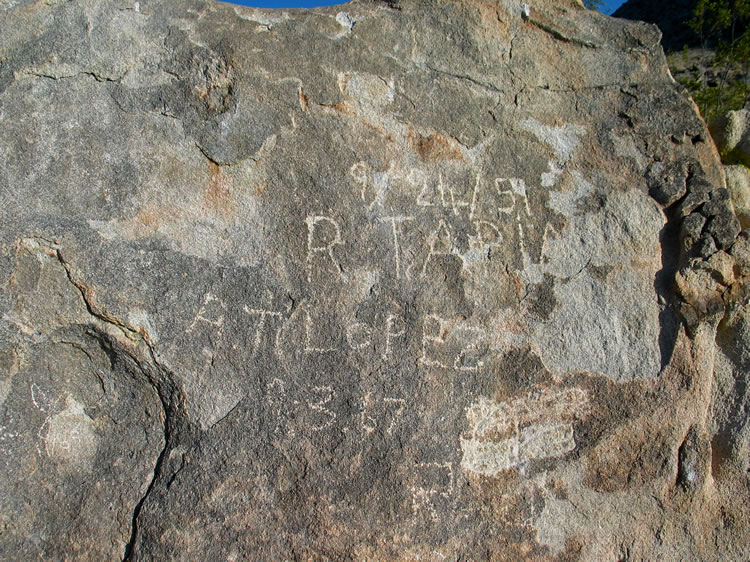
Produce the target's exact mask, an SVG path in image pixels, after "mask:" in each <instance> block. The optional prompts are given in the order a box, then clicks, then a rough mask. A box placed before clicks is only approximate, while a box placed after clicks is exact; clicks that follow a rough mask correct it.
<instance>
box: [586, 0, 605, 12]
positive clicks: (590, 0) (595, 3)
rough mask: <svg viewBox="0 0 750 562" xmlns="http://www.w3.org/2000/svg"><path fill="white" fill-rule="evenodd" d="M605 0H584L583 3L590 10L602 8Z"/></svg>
mask: <svg viewBox="0 0 750 562" xmlns="http://www.w3.org/2000/svg"><path fill="white" fill-rule="evenodd" d="M603 3H604V0H583V5H584V6H586V8H587V9H588V10H600V9H601V7H602V4H603Z"/></svg>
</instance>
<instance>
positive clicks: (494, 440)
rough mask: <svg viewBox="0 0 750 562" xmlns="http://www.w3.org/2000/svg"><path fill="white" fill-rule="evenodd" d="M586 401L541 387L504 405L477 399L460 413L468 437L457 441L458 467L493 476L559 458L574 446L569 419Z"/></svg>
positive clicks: (572, 393) (582, 396)
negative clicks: (524, 464)
mask: <svg viewBox="0 0 750 562" xmlns="http://www.w3.org/2000/svg"><path fill="white" fill-rule="evenodd" d="M587 403H588V397H587V395H586V393H585V392H584V391H582V390H577V389H567V390H563V391H553V390H550V389H543V390H542V391H541V392H538V393H535V394H531V395H529V396H528V397H526V398H518V399H516V400H512V401H509V402H494V401H492V400H489V399H488V398H485V397H480V398H479V400H478V401H477V402H475V403H474V404H472V405H471V406H470V407H469V408H468V409H467V411H466V418H467V420H468V422H469V426H470V434H471V436H470V438H469V439H464V438H461V439H460V441H461V451H462V452H463V458H462V460H461V466H462V467H463V468H464V470H467V471H470V472H475V473H477V474H482V475H484V476H497V475H498V474H499V473H500V472H502V471H504V470H508V469H511V468H514V467H516V466H519V465H521V464H523V463H525V462H527V461H529V460H531V459H544V458H549V457H559V456H562V455H564V454H565V453H567V452H569V451H572V450H573V449H575V447H576V443H575V439H574V438H573V426H572V422H571V420H572V418H573V417H575V416H577V415H581V414H583V413H584V412H585V411H586V405H587Z"/></svg>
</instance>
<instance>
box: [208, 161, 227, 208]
mask: <svg viewBox="0 0 750 562" xmlns="http://www.w3.org/2000/svg"><path fill="white" fill-rule="evenodd" d="M208 166H209V168H210V170H211V178H210V179H209V180H208V185H207V186H206V190H205V192H204V194H203V202H204V203H205V205H206V207H207V208H208V209H209V210H211V211H214V212H218V213H223V214H224V213H229V212H231V211H232V210H233V209H234V201H233V200H232V188H233V180H232V176H229V175H227V174H225V173H224V172H222V171H221V168H220V167H219V166H218V165H217V164H215V163H214V162H209V164H208Z"/></svg>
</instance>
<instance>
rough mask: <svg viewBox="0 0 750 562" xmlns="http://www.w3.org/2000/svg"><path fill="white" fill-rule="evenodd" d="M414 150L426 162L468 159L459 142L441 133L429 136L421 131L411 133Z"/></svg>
mask: <svg viewBox="0 0 750 562" xmlns="http://www.w3.org/2000/svg"><path fill="white" fill-rule="evenodd" d="M409 137H410V139H411V142H412V146H414V150H415V151H416V152H417V154H419V157H420V158H421V159H422V160H424V161H425V162H436V161H439V160H464V161H465V160H466V157H465V156H464V154H463V153H462V152H461V149H460V148H459V146H458V143H457V142H456V141H455V140H453V139H451V138H449V137H446V136H444V135H441V134H440V133H433V134H431V135H430V136H429V137H426V136H424V135H421V134H419V133H416V132H415V133H410V135H409Z"/></svg>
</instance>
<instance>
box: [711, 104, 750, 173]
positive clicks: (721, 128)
mask: <svg viewBox="0 0 750 562" xmlns="http://www.w3.org/2000/svg"><path fill="white" fill-rule="evenodd" d="M709 128H710V131H711V136H712V137H713V139H714V142H715V143H716V147H717V148H718V149H719V152H720V153H721V156H722V160H723V161H725V162H727V163H737V162H738V163H741V164H744V165H745V166H750V110H747V109H740V110H737V111H730V112H728V113H727V114H726V115H722V116H721V117H717V118H716V119H714V120H713V121H711V124H710V125H709Z"/></svg>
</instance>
